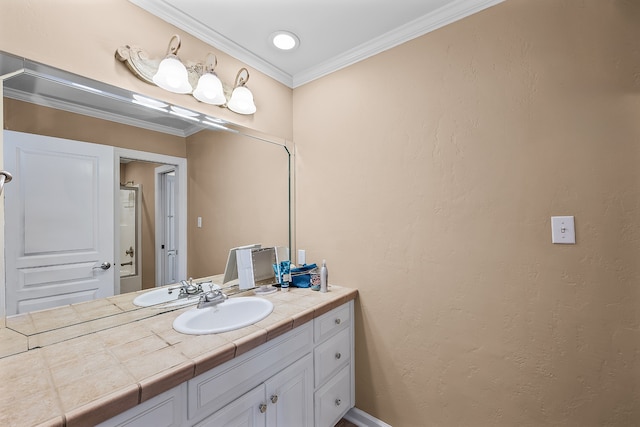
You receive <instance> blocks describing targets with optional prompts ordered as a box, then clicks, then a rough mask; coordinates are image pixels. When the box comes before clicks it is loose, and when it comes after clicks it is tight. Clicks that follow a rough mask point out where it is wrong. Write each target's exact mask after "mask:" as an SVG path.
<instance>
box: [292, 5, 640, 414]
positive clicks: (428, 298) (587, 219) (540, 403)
mask: <svg viewBox="0 0 640 427" xmlns="http://www.w3.org/2000/svg"><path fill="white" fill-rule="evenodd" d="M639 75H640V3H638V2H636V1H624V0H613V1H601V0H536V1H532V0H507V1H506V2H504V3H501V4H500V5H497V6H495V7H492V8H490V9H487V10H485V11H483V12H481V13H479V14H477V15H474V16H471V17H469V18H466V19H464V20H462V21H459V22H457V23H455V24H453V25H450V26H448V27H445V28H442V29H440V30H437V31H435V32H433V33H431V34H427V35H425V36H423V37H420V38H418V39H415V40H413V41H410V42H408V43H405V44H403V45H401V46H399V47H397V48H394V49H392V50H389V51H387V52H384V53H381V54H379V55H377V56H375V57H372V58H369V59H368V60H365V61H363V62H361V63H358V64H355V65H353V66H351V67H348V68H346V69H344V70H341V71H338V72H336V73H334V74H331V75H329V76H327V77H325V78H322V79H321V80H318V81H315V82H312V83H309V84H307V85H305V86H303V87H300V88H297V89H296V90H295V91H294V105H295V109H294V140H295V141H296V147H297V153H296V154H297V158H296V168H297V170H296V174H297V182H296V185H297V200H298V203H297V230H296V232H297V244H298V247H300V248H305V249H307V251H308V252H307V258H308V259H311V260H320V259H322V258H326V259H327V262H328V266H329V271H330V282H333V283H336V284H344V285H347V286H354V287H357V288H358V289H359V292H360V297H359V301H358V304H357V307H358V308H357V310H356V326H357V329H356V378H357V379H356V387H357V389H356V396H357V397H356V403H357V406H358V407H359V408H361V409H363V410H365V411H367V412H369V413H371V414H373V415H374V416H376V417H378V418H380V419H382V420H384V421H386V422H388V423H390V424H392V425H393V426H399V427H400V426H401V427H411V426H425V425H434V426H435V425H441V426H452V425H467V426H487V425H501V426H515V425H518V426H542V425H545V426H547V425H558V426H560V425H562V426H595V425H599V426H600V425H640V403H639V402H640V393H639V391H638V390H639V387H638V385H639V381H640V375H639V372H640V371H639V369H640V364H639V360H638V357H639V356H638V355H639V354H640V346H639V344H640V327H639V326H640V324H639V321H640V317H639V303H640V301H639V299H638V288H637V287H638V282H639V279H640V267H639V266H640V263H639V262H638V260H639V258H640V227H639V224H640V191H639V187H638V184H639V182H640V172H639V171H640V167H639V161H640V79H638V76H639ZM552 215H575V216H576V227H577V241H578V243H577V245H575V246H560V245H552V244H551V236H550V216H552Z"/></svg>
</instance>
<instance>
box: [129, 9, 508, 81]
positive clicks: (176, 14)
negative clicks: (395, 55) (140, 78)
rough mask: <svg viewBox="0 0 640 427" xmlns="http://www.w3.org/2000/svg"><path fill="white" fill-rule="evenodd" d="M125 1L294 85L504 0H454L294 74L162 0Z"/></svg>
mask: <svg viewBox="0 0 640 427" xmlns="http://www.w3.org/2000/svg"><path fill="white" fill-rule="evenodd" d="M129 1H130V2H131V3H133V4H136V5H138V6H139V7H141V8H143V9H145V10H147V11H149V12H150V13H152V14H153V15H155V16H157V17H159V18H160V19H162V20H164V21H166V22H168V23H170V24H172V25H175V26H176V27H178V28H180V29H181V30H183V31H185V32H187V33H189V34H191V35H193V36H194V37H196V38H198V39H200V40H202V41H203V42H205V43H207V44H209V45H211V46H213V47H215V48H217V49H219V50H221V51H222V52H225V53H227V54H228V55H231V56H232V57H234V58H236V59H238V60H239V61H242V62H243V63H245V64H246V65H248V66H250V67H252V68H254V69H256V70H258V71H260V72H262V73H264V74H266V75H268V76H269V77H271V78H273V79H275V80H277V81H279V82H280V83H282V84H284V85H286V86H288V87H290V88H296V87H298V86H301V85H303V84H305V83H309V82H310V81H313V80H315V79H318V78H320V77H322V76H326V75H327V74H331V73H332V72H334V71H337V70H339V69H341V68H345V67H347V66H349V65H352V64H355V63H356V62H359V61H362V60H363V59H366V58H368V57H371V56H373V55H376V54H378V53H380V52H383V51H385V50H388V49H391V48H393V47H395V46H398V45H400V44H402V43H404V42H407V41H409V40H412V39H414V38H416V37H420V36H422V35H424V34H427V33H429V32H431V31H434V30H437V29H438V28H441V27H444V26H445V25H448V24H451V23H453V22H455V21H458V20H460V19H462V18H465V17H467V16H469V15H472V14H474V13H477V12H480V11H481V10H484V9H487V8H489V7H491V6H494V5H496V4H498V3H502V2H503V1H504V0H454V1H452V2H451V3H449V4H447V5H446V6H443V7H441V8H439V9H437V10H435V11H434V12H432V13H430V14H427V15H424V16H422V17H420V18H417V19H416V20H414V21H412V22H409V23H408V24H406V25H404V26H401V27H399V28H397V29H395V30H393V31H390V32H388V33H386V34H383V35H382V36H380V37H376V38H374V39H372V40H370V41H369V42H366V43H363V44H361V45H360V46H358V47H356V48H354V49H351V50H349V51H347V52H345V53H344V54H342V55H339V56H337V57H335V58H332V59H331V60H329V61H325V62H323V63H322V64H320V65H319V66H317V67H313V68H310V69H308V70H305V71H302V72H300V73H298V74H296V75H295V76H292V75H290V74H288V73H286V72H284V71H282V70H281V69H279V68H277V67H274V66H273V65H271V64H270V63H268V62H267V61H265V60H263V59H262V58H260V57H259V56H257V55H254V54H253V53H251V52H250V51H248V50H247V49H245V48H243V47H242V46H240V45H238V44H237V43H235V42H233V41H231V40H229V39H228V38H226V37H224V36H223V35H221V34H220V33H217V32H215V31H212V30H211V29H210V28H208V27H207V26H205V25H204V24H202V23H201V22H199V21H198V20H196V19H193V18H191V17H189V16H187V15H186V14H184V13H183V12H181V11H180V10H178V9H176V8H174V7H173V6H171V5H169V4H167V3H166V2H165V1H163V0H129Z"/></svg>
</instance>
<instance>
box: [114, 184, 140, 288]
mask: <svg viewBox="0 0 640 427" xmlns="http://www.w3.org/2000/svg"><path fill="white" fill-rule="evenodd" d="M140 195H141V188H140V186H139V185H133V183H130V182H128V183H127V184H125V185H122V184H121V185H120V249H119V250H120V292H133V291H139V290H140V289H141V288H142V278H141V276H140V255H141V254H140V204H141V203H140Z"/></svg>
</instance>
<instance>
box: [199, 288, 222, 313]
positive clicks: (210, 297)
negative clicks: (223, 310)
mask: <svg viewBox="0 0 640 427" xmlns="http://www.w3.org/2000/svg"><path fill="white" fill-rule="evenodd" d="M227 298H229V297H228V296H226V295H225V294H223V293H222V291H221V290H220V289H215V290H213V289H212V290H210V291H209V292H205V293H204V294H202V295H200V300H199V301H198V308H206V307H213V306H216V305H218V304H220V303H221V302H225V301H226V300H227Z"/></svg>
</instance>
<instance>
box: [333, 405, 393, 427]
mask: <svg viewBox="0 0 640 427" xmlns="http://www.w3.org/2000/svg"><path fill="white" fill-rule="evenodd" d="M344 419H345V420H347V421H349V422H351V423H353V424H355V425H357V426H358V427H391V425H390V424H387V423H385V422H384V421H381V420H379V419H377V418H376V417H374V416H371V415H369V414H367V413H366V412H364V411H361V410H360V409H358V408H355V407H354V408H351V409H350V410H349V412H347V414H346V415H345V416H344Z"/></svg>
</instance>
